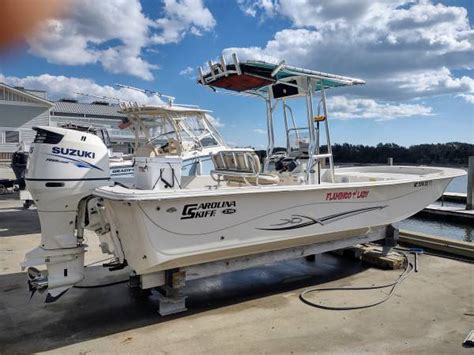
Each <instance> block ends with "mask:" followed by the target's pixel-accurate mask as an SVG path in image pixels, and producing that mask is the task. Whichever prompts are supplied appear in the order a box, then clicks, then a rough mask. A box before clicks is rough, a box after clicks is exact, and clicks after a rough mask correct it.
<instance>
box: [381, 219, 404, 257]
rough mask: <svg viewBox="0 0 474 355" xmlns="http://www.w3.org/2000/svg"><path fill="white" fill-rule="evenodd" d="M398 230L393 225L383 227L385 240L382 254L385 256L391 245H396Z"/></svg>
mask: <svg viewBox="0 0 474 355" xmlns="http://www.w3.org/2000/svg"><path fill="white" fill-rule="evenodd" d="M399 234H400V231H399V230H398V228H395V227H394V226H393V225H391V224H390V225H388V226H387V227H386V229H385V240H384V244H383V246H382V255H383V256H387V255H388V253H390V251H391V250H392V248H393V247H396V246H397V245H398V238H399Z"/></svg>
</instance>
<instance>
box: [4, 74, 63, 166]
mask: <svg viewBox="0 0 474 355" xmlns="http://www.w3.org/2000/svg"><path fill="white" fill-rule="evenodd" d="M53 106H54V104H53V103H52V102H51V101H48V99H47V94H46V92H44V91H35V90H25V89H22V88H14V87H11V86H8V85H5V84H2V83H0V159H10V157H11V153H13V152H14V151H16V150H17V149H18V147H19V145H20V143H22V142H23V143H25V144H28V145H29V144H30V143H31V142H32V141H33V139H34V137H35V132H34V131H33V130H32V129H31V128H32V127H33V126H39V125H43V126H47V125H49V124H50V121H49V110H50V108H51V107H53Z"/></svg>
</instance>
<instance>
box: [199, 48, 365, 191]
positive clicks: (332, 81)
mask: <svg viewBox="0 0 474 355" xmlns="http://www.w3.org/2000/svg"><path fill="white" fill-rule="evenodd" d="M198 75H199V79H198V82H199V83H200V84H202V85H204V86H208V87H210V88H211V89H213V90H214V91H216V89H218V88H221V89H226V90H231V91H235V92H238V93H239V94H242V93H243V94H247V95H252V96H257V97H261V98H263V99H264V100H265V102H266V106H267V133H268V146H267V157H266V159H265V164H264V171H267V170H268V166H269V160H270V157H271V156H272V154H273V150H274V144H275V134H274V128H273V112H274V110H275V108H276V106H277V104H278V102H280V101H281V102H282V107H283V117H284V120H285V128H286V139H287V148H288V149H289V147H290V139H289V132H291V131H295V133H296V134H297V135H298V134H299V133H298V130H299V129H300V128H297V127H296V124H295V121H294V118H293V112H292V111H291V108H290V107H289V106H288V105H287V104H286V100H287V99H289V98H295V97H305V100H306V111H307V120H308V127H307V129H308V130H309V148H308V162H307V166H306V183H314V181H310V180H311V177H312V176H313V175H312V174H311V172H312V171H313V169H314V166H315V165H317V183H320V182H321V169H320V167H321V165H320V162H321V161H322V160H325V159H329V164H330V169H331V176H332V180H333V181H334V161H333V156H332V149H331V140H330V133H329V125H328V112H327V105H326V89H330V88H334V87H339V86H352V85H363V84H365V81H363V80H360V79H355V78H350V77H346V76H341V75H334V74H328V73H323V72H319V71H314V70H308V69H303V68H298V67H293V66H289V65H286V63H285V61H281V62H280V63H278V64H271V63H267V62H263V61H251V60H249V61H245V62H240V61H239V59H238V57H237V55H236V54H235V53H234V54H232V63H229V64H228V63H226V60H225V58H224V57H223V56H221V58H220V61H219V62H217V63H213V62H212V61H209V62H208V69H207V70H206V71H204V70H203V69H202V68H199V73H198ZM318 91H319V92H320V95H321V97H320V100H319V103H318V115H317V116H314V112H313V95H314V94H315V92H318ZM321 110H322V114H321ZM288 116H290V118H291V120H292V122H291V123H292V124H293V128H289V127H290V122H289V121H288ZM322 122H324V124H325V125H324V126H325V133H326V142H327V147H328V148H327V149H328V152H327V153H326V154H320V123H322Z"/></svg>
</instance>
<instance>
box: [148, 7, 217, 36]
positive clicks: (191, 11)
mask: <svg viewBox="0 0 474 355" xmlns="http://www.w3.org/2000/svg"><path fill="white" fill-rule="evenodd" d="M164 2H165V9H164V10H165V16H164V17H162V18H160V19H158V20H156V21H155V23H156V27H157V28H158V29H159V30H160V33H158V34H155V35H154V36H152V41H153V42H154V43H158V44H166V43H177V42H179V41H181V39H183V37H184V36H185V35H186V33H188V32H190V33H192V34H194V35H196V36H201V35H202V33H203V32H208V31H211V30H212V29H213V28H214V26H215V25H216V20H215V19H214V16H212V14H211V12H210V11H209V9H207V8H206V7H205V6H204V4H203V3H202V0H181V1H180V0H164Z"/></svg>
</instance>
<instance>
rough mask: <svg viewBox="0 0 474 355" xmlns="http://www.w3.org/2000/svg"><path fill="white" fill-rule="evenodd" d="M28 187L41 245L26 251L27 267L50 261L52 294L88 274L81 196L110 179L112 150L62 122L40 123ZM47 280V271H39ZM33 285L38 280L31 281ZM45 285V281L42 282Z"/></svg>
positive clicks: (93, 137)
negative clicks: (85, 271) (81, 230)
mask: <svg viewBox="0 0 474 355" xmlns="http://www.w3.org/2000/svg"><path fill="white" fill-rule="evenodd" d="M33 129H34V130H35V131H36V137H35V140H34V142H33V143H32V144H31V147H30V154H29V158H28V165H27V169H26V177H25V180H26V186H27V189H28V190H29V191H30V193H31V196H32V198H33V199H34V201H35V204H36V206H37V208H38V216H39V219H40V224H41V244H40V246H39V247H38V248H35V249H33V250H32V251H30V252H29V253H27V255H26V257H25V261H24V262H23V263H22V266H23V267H31V266H34V265H41V264H46V266H47V269H48V276H47V288H48V292H49V295H48V297H49V298H50V299H54V298H55V297H58V296H59V295H61V294H62V293H64V292H65V290H67V289H68V288H69V287H70V286H72V285H73V284H75V283H77V282H79V281H81V280H82V279H83V277H84V275H83V266H84V251H85V245H84V244H82V239H81V238H78V236H77V233H76V229H77V214H78V205H79V202H80V201H81V200H83V199H84V198H86V197H87V196H89V195H91V194H92V192H93V191H94V189H96V188H97V187H99V186H104V185H107V184H109V181H110V172H109V156H108V149H107V147H106V146H105V145H104V143H103V142H102V140H101V139H100V138H99V137H97V136H96V135H94V134H90V133H84V132H80V131H75V130H70V129H64V128H59V127H41V126H40V127H35V128H33ZM39 277H40V278H41V279H42V280H43V279H44V277H45V276H44V275H41V276H39ZM31 281H32V280H30V285H31V284H33V285H35V284H38V282H34V280H33V282H31ZM40 284H41V285H43V287H44V285H45V282H40Z"/></svg>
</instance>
